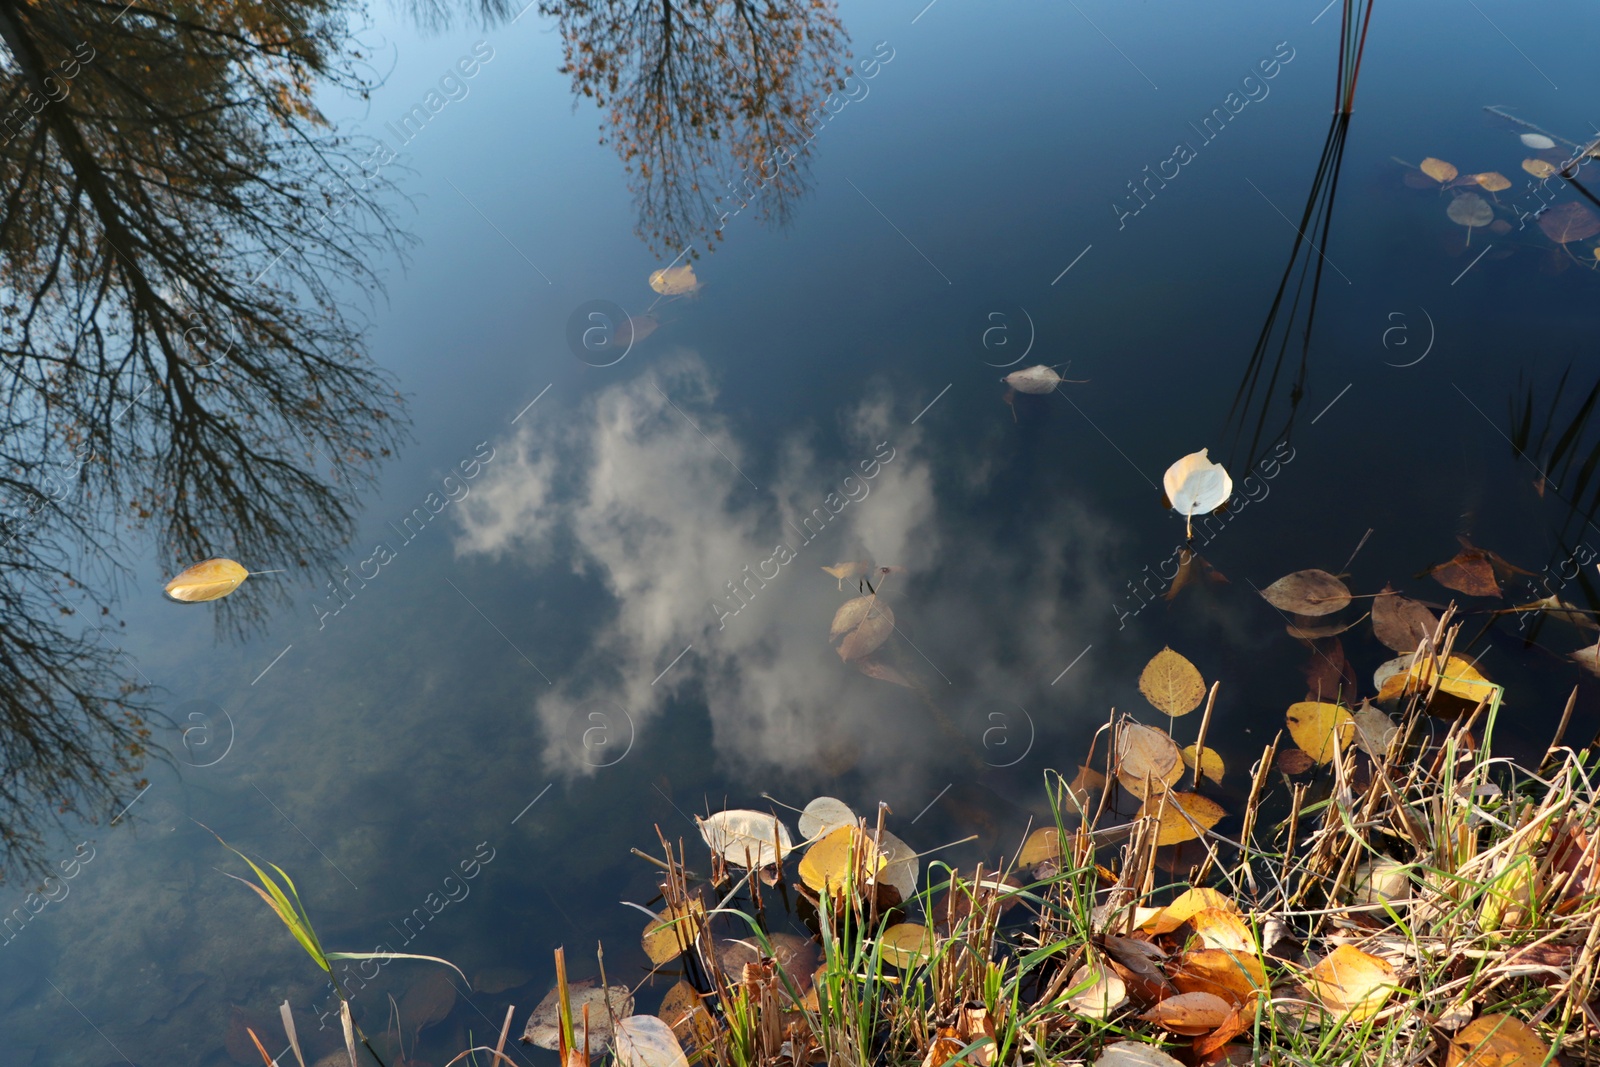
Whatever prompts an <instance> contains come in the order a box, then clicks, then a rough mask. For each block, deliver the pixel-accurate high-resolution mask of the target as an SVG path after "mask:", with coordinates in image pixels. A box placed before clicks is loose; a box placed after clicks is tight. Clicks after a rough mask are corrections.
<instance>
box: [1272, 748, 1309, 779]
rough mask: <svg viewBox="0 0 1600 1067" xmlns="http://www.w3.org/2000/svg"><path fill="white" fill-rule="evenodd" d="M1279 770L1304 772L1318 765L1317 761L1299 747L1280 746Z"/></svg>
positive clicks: (1291, 772) (1285, 772)
mask: <svg viewBox="0 0 1600 1067" xmlns="http://www.w3.org/2000/svg"><path fill="white" fill-rule="evenodd" d="M1276 763H1277V767H1278V770H1280V771H1282V772H1283V773H1284V774H1288V775H1295V774H1304V773H1306V772H1307V771H1309V770H1310V769H1311V768H1313V767H1315V766H1316V765H1317V761H1316V760H1314V759H1312V758H1311V757H1310V756H1308V755H1306V754H1305V753H1304V752H1302V751H1301V750H1300V749H1298V748H1280V749H1279V750H1278V758H1277V760H1276Z"/></svg>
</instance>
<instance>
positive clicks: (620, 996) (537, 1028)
mask: <svg viewBox="0 0 1600 1067" xmlns="http://www.w3.org/2000/svg"><path fill="white" fill-rule="evenodd" d="M558 992H559V991H558V990H556V989H552V990H550V992H548V993H546V994H545V995H544V999H543V1000H541V1001H539V1004H538V1006H537V1007H535V1008H534V1009H533V1014H532V1015H530V1016H529V1017H528V1025H527V1027H526V1029H524V1030H523V1032H522V1041H523V1044H527V1045H537V1046H539V1047H540V1048H547V1049H555V1048H558V1047H559V1046H560V1043H561V1006H560V1002H559V1000H558ZM608 1002H609V1003H608ZM567 1003H568V1004H569V1005H571V1008H572V1018H573V1020H574V1025H575V1026H576V1027H577V1028H579V1029H581V1028H582V1023H581V1021H580V1020H582V1019H583V1009H584V1006H585V1005H588V1008H589V1051H590V1053H591V1054H597V1053H600V1052H603V1051H605V1049H606V1047H607V1046H608V1045H610V1044H611V1021H612V1019H625V1018H627V1017H628V1016H629V1015H632V1014H633V995H632V994H631V993H629V992H628V990H627V989H626V988H625V987H622V986H612V987H610V989H609V990H607V989H602V988H600V987H598V986H596V985H595V984H594V982H593V981H592V980H586V981H582V982H573V983H572V984H571V985H569V986H568V987H567ZM578 1040H579V1041H582V1040H583V1037H582V1035H581V1034H580V1035H578Z"/></svg>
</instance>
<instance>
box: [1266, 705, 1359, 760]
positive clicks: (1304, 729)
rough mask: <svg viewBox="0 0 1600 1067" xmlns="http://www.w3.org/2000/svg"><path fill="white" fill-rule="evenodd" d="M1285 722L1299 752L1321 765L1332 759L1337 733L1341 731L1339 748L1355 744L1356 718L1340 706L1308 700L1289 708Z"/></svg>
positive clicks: (1339, 733)
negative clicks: (1335, 733) (1335, 734)
mask: <svg viewBox="0 0 1600 1067" xmlns="http://www.w3.org/2000/svg"><path fill="white" fill-rule="evenodd" d="M1284 718H1285V719H1287V720H1288V723H1289V736H1290V737H1292V738H1294V743H1295V744H1297V745H1299V746H1300V750H1301V751H1302V752H1304V753H1305V754H1306V755H1308V756H1310V757H1311V758H1312V759H1314V760H1316V761H1317V762H1318V763H1327V762H1328V761H1329V760H1331V759H1333V753H1334V731H1336V730H1337V731H1338V747H1339V748H1340V749H1341V750H1342V749H1345V748H1348V747H1350V743H1351V742H1352V741H1353V740H1355V732H1356V721H1355V718H1354V717H1353V716H1352V715H1351V714H1350V713H1349V712H1348V711H1346V710H1345V709H1344V708H1341V707H1340V706H1339V705H1337V704H1329V703H1327V702H1325V701H1321V700H1307V701H1302V702H1301V703H1299V704H1290V705H1289V710H1288V712H1287V713H1286V714H1285V715H1284Z"/></svg>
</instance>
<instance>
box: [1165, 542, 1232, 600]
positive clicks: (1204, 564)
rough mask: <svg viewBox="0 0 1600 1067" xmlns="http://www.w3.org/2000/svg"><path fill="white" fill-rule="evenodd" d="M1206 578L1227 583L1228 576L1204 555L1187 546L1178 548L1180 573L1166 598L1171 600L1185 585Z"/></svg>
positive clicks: (1175, 576)
mask: <svg viewBox="0 0 1600 1067" xmlns="http://www.w3.org/2000/svg"><path fill="white" fill-rule="evenodd" d="M1201 579H1204V580H1205V581H1208V582H1218V583H1226V582H1227V580H1228V576H1227V575H1225V574H1223V573H1222V572H1221V571H1219V570H1217V568H1215V567H1213V566H1212V565H1211V563H1210V561H1208V560H1207V559H1206V558H1205V557H1204V556H1202V555H1200V553H1198V552H1194V551H1191V550H1190V549H1187V548H1181V549H1179V550H1178V573H1177V574H1175V575H1174V576H1173V578H1172V585H1171V587H1170V588H1168V589H1167V594H1166V599H1167V600H1171V599H1172V598H1173V597H1175V596H1177V595H1178V593H1179V592H1181V591H1182V590H1183V589H1184V587H1185V586H1187V585H1189V584H1190V583H1191V582H1196V581H1199V580H1201Z"/></svg>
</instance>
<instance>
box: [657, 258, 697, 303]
mask: <svg viewBox="0 0 1600 1067" xmlns="http://www.w3.org/2000/svg"><path fill="white" fill-rule="evenodd" d="M650 288H652V289H654V290H655V291H656V292H658V293H660V294H661V295H662V296H682V295H683V294H685V293H692V292H694V291H695V290H697V289H699V288H700V280H699V279H698V278H696V277H695V276H694V267H693V265H691V264H688V263H685V264H684V265H683V266H681V267H667V268H665V269H663V270H654V271H651V272H650Z"/></svg>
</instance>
